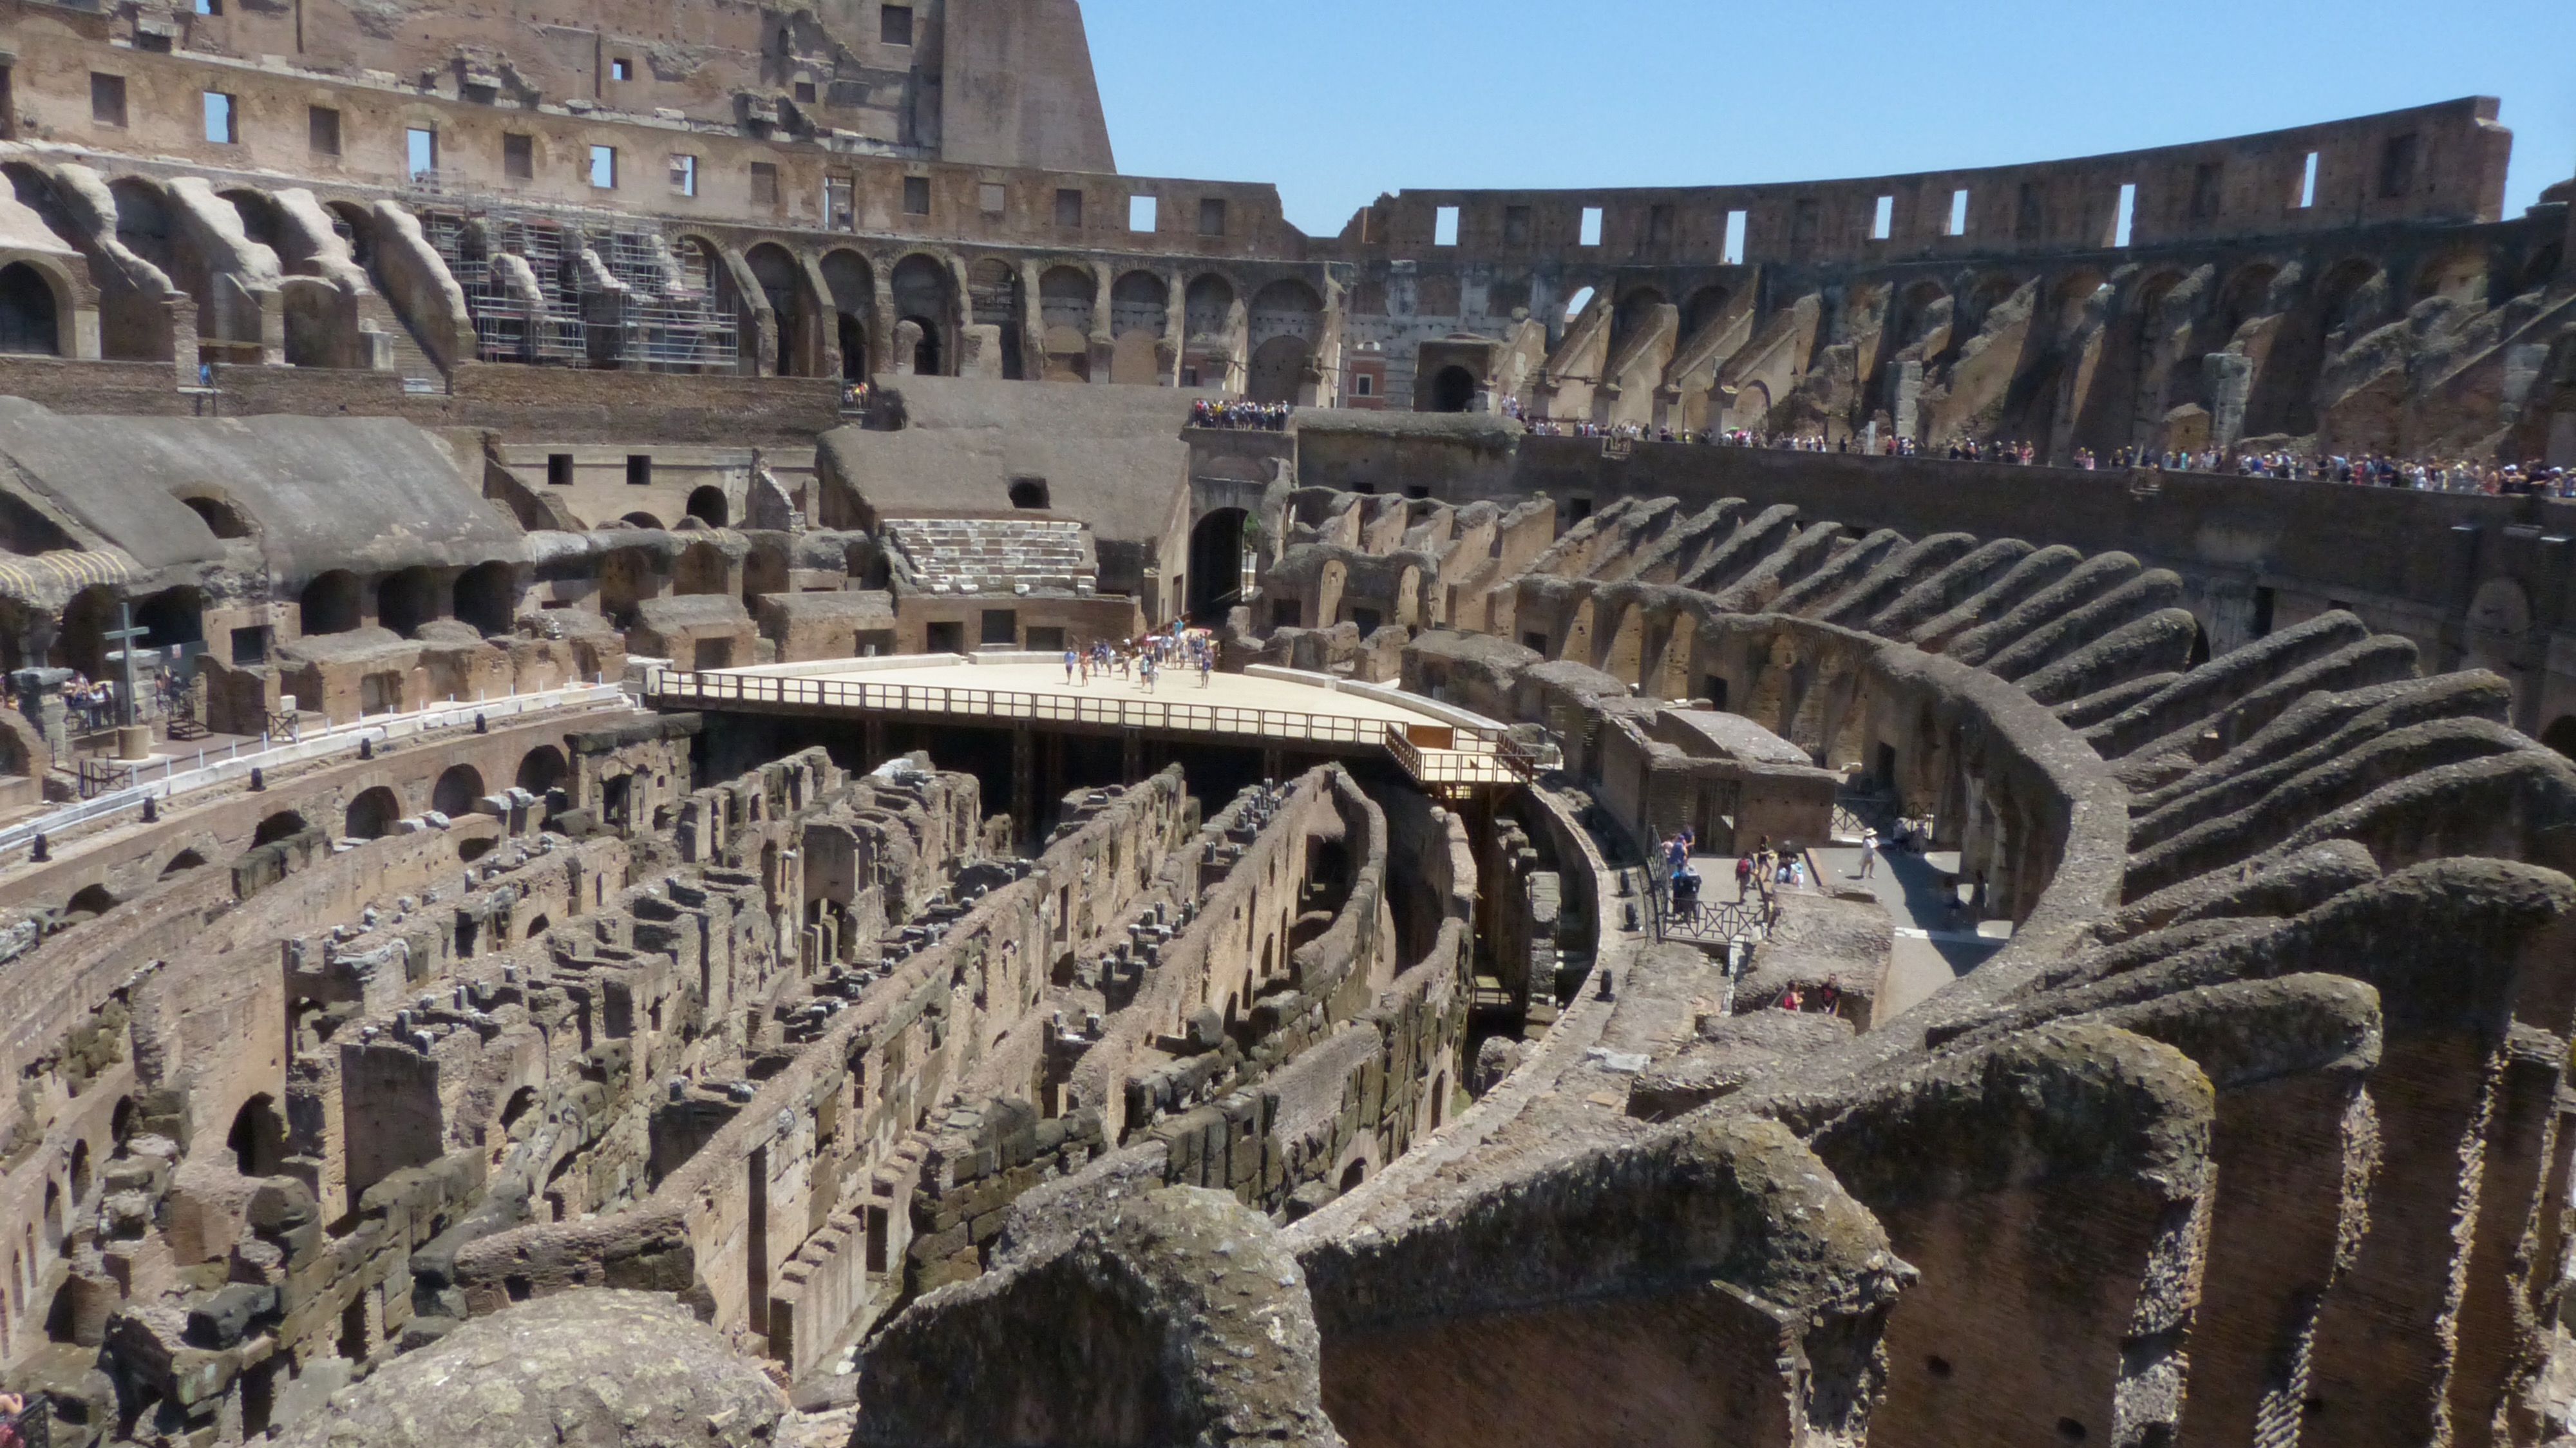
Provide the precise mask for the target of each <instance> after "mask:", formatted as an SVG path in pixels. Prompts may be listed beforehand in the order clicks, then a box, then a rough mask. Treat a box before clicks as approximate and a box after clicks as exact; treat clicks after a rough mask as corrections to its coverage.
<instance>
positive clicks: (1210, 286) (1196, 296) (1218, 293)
mask: <svg viewBox="0 0 2576 1448" xmlns="http://www.w3.org/2000/svg"><path fill="white" fill-rule="evenodd" d="M1234 296H1235V292H1234V283H1232V282H1230V281H1227V280H1226V279H1225V278H1224V277H1222V276H1219V275H1217V274H1216V273H1215V272H1207V273H1204V274H1202V275H1200V276H1199V277H1197V278H1196V279H1194V280H1192V281H1191V283H1190V288H1189V291H1188V293H1187V294H1186V296H1185V297H1184V298H1183V306H1182V314H1183V315H1182V325H1184V326H1185V327H1187V328H1188V329H1189V335H1191V336H1192V337H1208V338H1217V337H1222V336H1223V335H1224V334H1225V331H1226V328H1227V326H1228V325H1229V324H1230V323H1231V321H1232V319H1233V315H1234Z"/></svg>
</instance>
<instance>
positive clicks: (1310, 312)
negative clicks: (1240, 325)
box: [1246, 277, 1324, 402]
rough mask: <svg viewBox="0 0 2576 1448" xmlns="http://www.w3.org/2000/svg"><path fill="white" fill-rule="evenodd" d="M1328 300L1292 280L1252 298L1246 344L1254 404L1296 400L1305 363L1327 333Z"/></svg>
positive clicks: (1281, 281)
mask: <svg viewBox="0 0 2576 1448" xmlns="http://www.w3.org/2000/svg"><path fill="white" fill-rule="evenodd" d="M1323 317H1324V299H1323V298H1321V297H1319V296H1317V295H1315V289H1314V288H1312V287H1310V286H1308V285H1306V284H1305V283H1304V282H1301V281H1298V280H1296V279H1295V278H1293V277H1284V278H1282V279H1280V280H1278V281H1275V282H1272V283H1271V284H1270V285H1268V286H1266V287H1263V288H1262V289H1261V290H1260V291H1259V292H1258V293H1256V294H1255V295H1254V296H1253V298H1252V307H1251V311H1250V313H1249V323H1250V327H1249V331H1248V332H1247V333H1246V337H1247V340H1249V341H1250V342H1251V344H1252V382H1251V385H1250V387H1249V388H1248V389H1247V390H1248V391H1249V392H1250V393H1251V395H1252V396H1253V398H1254V399H1255V400H1256V401H1261V402H1294V401H1296V400H1297V390H1298V385H1299V383H1301V382H1302V381H1303V380H1304V375H1303V374H1304V372H1305V370H1306V364H1307V360H1308V359H1309V358H1310V357H1312V356H1313V355H1314V351H1315V343H1316V341H1317V339H1318V338H1319V337H1320V336H1321V334H1322V330H1323ZM1292 344H1293V345H1292Z"/></svg>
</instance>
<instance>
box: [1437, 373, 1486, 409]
mask: <svg viewBox="0 0 2576 1448" xmlns="http://www.w3.org/2000/svg"><path fill="white" fill-rule="evenodd" d="M1475 405H1476V374H1475V373H1473V372H1470V371H1468V370H1467V369H1466V368H1464V367H1443V368H1441V369H1440V375H1439V376H1437V377H1434V378H1432V379H1431V410H1432V411H1434V412H1465V411H1466V410H1467V409H1468V408H1470V407H1473V406H1475Z"/></svg>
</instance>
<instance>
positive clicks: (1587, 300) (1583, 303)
mask: <svg viewBox="0 0 2576 1448" xmlns="http://www.w3.org/2000/svg"><path fill="white" fill-rule="evenodd" d="M1597 295H1599V293H1598V292H1596V291H1595V290H1594V289H1593V288H1591V287H1584V288H1581V289H1579V290H1577V291H1576V292H1575V294H1574V295H1573V296H1570V297H1567V298H1566V299H1565V324H1566V325H1567V326H1572V325H1573V324H1574V323H1575V322H1577V321H1580V320H1581V319H1582V317H1583V314H1584V313H1585V312H1587V311H1590V310H1591V309H1592V299H1593V298H1594V297H1595V296H1597Z"/></svg>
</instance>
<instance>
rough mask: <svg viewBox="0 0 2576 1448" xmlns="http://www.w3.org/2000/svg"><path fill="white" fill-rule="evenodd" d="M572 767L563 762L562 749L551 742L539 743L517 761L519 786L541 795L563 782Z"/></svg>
mask: <svg viewBox="0 0 2576 1448" xmlns="http://www.w3.org/2000/svg"><path fill="white" fill-rule="evenodd" d="M570 773H572V767H571V766H570V765H568V764H566V763H564V755H563V751H562V750H560V749H557V748H556V747H555V746H553V745H551V744H540V745H538V746H537V747H536V748H534V749H531V750H529V751H528V752H527V754H526V756H525V757H524V758H522V759H520V761H519V777H518V780H517V784H518V786H519V788H521V789H524V790H526V791H527V792H528V793H530V794H534V795H543V794H544V793H545V792H546V791H548V790H550V789H554V788H556V787H557V786H559V785H561V784H562V783H563V782H564V776H566V775H568V774H570Z"/></svg>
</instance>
